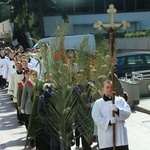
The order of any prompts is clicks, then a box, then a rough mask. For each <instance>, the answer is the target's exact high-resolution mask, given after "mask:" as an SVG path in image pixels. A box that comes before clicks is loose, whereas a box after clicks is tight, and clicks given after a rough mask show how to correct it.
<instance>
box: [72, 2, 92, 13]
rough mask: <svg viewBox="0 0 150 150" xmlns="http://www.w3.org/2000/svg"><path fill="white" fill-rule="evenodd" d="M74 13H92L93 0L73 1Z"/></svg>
mask: <svg viewBox="0 0 150 150" xmlns="http://www.w3.org/2000/svg"><path fill="white" fill-rule="evenodd" d="M75 12H76V13H93V0H75Z"/></svg>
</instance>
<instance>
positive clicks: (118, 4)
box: [106, 0, 124, 12]
mask: <svg viewBox="0 0 150 150" xmlns="http://www.w3.org/2000/svg"><path fill="white" fill-rule="evenodd" d="M110 4H113V5H114V7H115V8H116V9H117V12H123V11H124V0H107V1H106V8H109V5H110Z"/></svg>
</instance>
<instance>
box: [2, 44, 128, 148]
mask: <svg viewBox="0 0 150 150" xmlns="http://www.w3.org/2000/svg"><path fill="white" fill-rule="evenodd" d="M48 49H49V48H48ZM44 53H46V55H44V54H43V53H42V50H40V49H34V50H30V51H29V50H28V51H26V50H24V49H23V47H22V46H21V45H18V46H17V47H16V48H15V49H13V48H11V47H1V48H0V67H1V68H0V86H1V89H5V88H7V93H8V94H9V95H10V100H11V101H13V103H14V107H15V108H16V115H17V119H18V125H25V127H26V129H27V139H26V143H25V148H31V149H32V148H34V147H36V149H39V150H59V149H60V150H62V149H64V150H71V147H72V146H73V145H76V150H79V149H80V148H81V147H82V148H83V150H91V149H92V148H91V145H92V143H93V142H96V143H97V149H103V150H112V149H113V145H112V144H111V139H112V124H114V123H115V124H116V126H117V129H116V148H117V150H128V140H127V133H126V128H125V127H124V123H125V119H127V118H128V117H129V116H130V113H131V110H130V107H129V105H128V104H127V102H126V100H127V99H126V100H125V99H124V98H125V97H124V91H123V88H122V86H121V84H120V83H119V80H118V78H117V77H116V79H115V81H116V82H115V91H113V89H112V88H111V83H112V82H111V77H110V75H109V74H110V72H109V71H108V70H109V69H108V68H109V67H110V66H109V65H108V66H107V67H106V66H105V65H106V64H109V63H108V62H109V59H108V58H107V56H106V57H105V56H104V58H102V63H101V64H98V63H97V60H96V59H99V58H97V56H98V54H97V56H96V54H95V52H94V53H93V55H91V54H90V55H89V54H86V53H83V56H82V54H80V57H81V58H79V57H78V56H77V54H76V52H75V51H73V50H70V51H67V52H64V51H63V50H62V49H60V51H58V52H56V53H52V52H51V50H46V51H44ZM49 55H51V57H52V58H51V59H52V60H53V61H52V60H49ZM96 63H97V64H96ZM98 68H99V70H98ZM106 80H107V82H106ZM104 81H105V82H104ZM103 83H104V85H103ZM106 83H107V84H109V87H106V86H105V85H106ZM114 92H115V93H116V94H115V99H117V100H116V105H115V104H114V105H113V106H111V101H112V95H111V94H112V93H114ZM123 97H124V98H123ZM99 98H101V99H100V100H98V99H99ZM99 101H100V102H99ZM99 103H101V104H100V106H99ZM106 103H107V104H106ZM106 108H107V109H106ZM113 110H114V111H115V112H116V113H115V114H116V115H115V117H112V116H111V112H112V111H113ZM118 127H119V128H118ZM108 137H109V140H108V141H109V143H108V142H107V139H105V138H108ZM80 138H81V140H80ZM118 139H119V141H118ZM41 141H42V142H41ZM81 141H82V143H80V142H81Z"/></svg>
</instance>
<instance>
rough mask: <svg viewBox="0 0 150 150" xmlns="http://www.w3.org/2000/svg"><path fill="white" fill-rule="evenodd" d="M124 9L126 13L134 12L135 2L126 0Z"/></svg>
mask: <svg viewBox="0 0 150 150" xmlns="http://www.w3.org/2000/svg"><path fill="white" fill-rule="evenodd" d="M125 9H126V11H127V12H133V11H135V0H126V1H125Z"/></svg>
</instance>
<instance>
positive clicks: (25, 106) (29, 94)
mask: <svg viewBox="0 0 150 150" xmlns="http://www.w3.org/2000/svg"><path fill="white" fill-rule="evenodd" d="M36 80H37V71H36V70H35V69H30V71H29V79H28V80H27V81H26V83H25V85H24V89H23V93H22V98H21V112H22V113H23V114H25V115H24V119H25V125H26V127H27V130H28V127H29V119H30V114H31V112H32V106H33V94H34V86H35V82H36ZM30 147H34V140H31V141H30Z"/></svg>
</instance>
